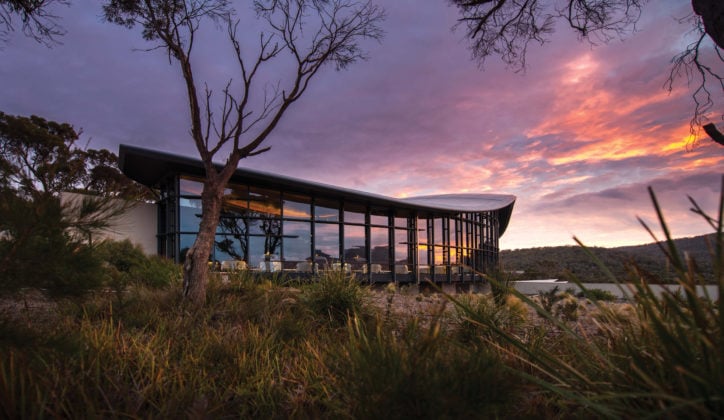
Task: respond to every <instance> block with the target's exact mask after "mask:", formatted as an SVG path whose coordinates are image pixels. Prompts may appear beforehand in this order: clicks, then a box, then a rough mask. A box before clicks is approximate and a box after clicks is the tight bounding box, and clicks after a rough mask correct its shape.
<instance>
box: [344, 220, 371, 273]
mask: <svg viewBox="0 0 724 420" xmlns="http://www.w3.org/2000/svg"><path fill="white" fill-rule="evenodd" d="M344 261H345V263H348V264H350V266H351V268H352V270H362V269H363V266H364V265H365V264H366V263H367V248H366V247H365V228H364V226H350V225H345V226H344Z"/></svg>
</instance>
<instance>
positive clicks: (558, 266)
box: [500, 233, 715, 283]
mask: <svg viewBox="0 0 724 420" xmlns="http://www.w3.org/2000/svg"><path fill="white" fill-rule="evenodd" d="M714 235H715V234H713V233H712V234H707V235H699V236H692V237H683V238H678V239H675V240H674V243H675V245H676V248H677V250H678V251H679V254H680V257H681V258H684V255H688V256H689V258H691V259H693V261H695V263H696V265H697V267H698V268H699V269H700V271H701V273H702V275H703V277H704V279H705V281H706V282H713V281H714V279H713V268H712V258H711V254H710V247H711V246H713V244H714V241H713V239H714ZM660 244H662V245H663V246H664V247H666V244H665V242H664V243H661V242H651V243H648V244H642V245H628V246H620V247H612V248H608V247H586V248H585V249H584V248H583V247H580V246H576V245H566V246H552V247H537V248H523V249H515V250H504V251H501V253H500V259H501V268H502V270H503V271H504V272H506V273H508V275H509V276H510V277H511V279H512V280H523V279H530V280H532V279H544V278H559V279H564V280H573V279H578V280H580V281H582V282H586V283H589V282H604V283H606V282H611V279H610V278H607V276H606V275H605V274H604V272H603V270H601V269H600V268H599V267H598V265H597V264H596V263H595V262H594V259H593V258H591V257H590V256H589V255H587V253H586V249H587V250H589V251H590V252H591V253H592V254H593V255H595V256H596V258H598V259H600V260H601V261H602V262H603V263H604V265H606V267H608V269H609V270H610V271H611V272H612V273H613V274H614V275H615V277H616V278H617V279H618V280H619V281H627V280H630V279H631V278H632V276H637V275H640V276H643V277H645V278H646V279H647V280H648V281H651V282H665V283H667V282H672V281H674V273H673V272H672V270H671V268H670V267H669V264H668V262H667V260H666V257H665V254H664V252H663V251H662V250H661V248H660ZM521 271H522V272H523V273H520V272H521ZM636 272H638V274H636Z"/></svg>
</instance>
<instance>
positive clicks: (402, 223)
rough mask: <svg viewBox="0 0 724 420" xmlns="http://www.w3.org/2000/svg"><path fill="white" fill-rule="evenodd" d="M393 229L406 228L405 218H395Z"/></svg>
mask: <svg viewBox="0 0 724 420" xmlns="http://www.w3.org/2000/svg"><path fill="white" fill-rule="evenodd" d="M395 227H396V228H406V227H408V226H407V218H406V217H395Z"/></svg>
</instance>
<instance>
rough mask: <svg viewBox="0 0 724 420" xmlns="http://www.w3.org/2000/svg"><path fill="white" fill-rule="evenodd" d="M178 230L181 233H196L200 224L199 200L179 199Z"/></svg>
mask: <svg viewBox="0 0 724 420" xmlns="http://www.w3.org/2000/svg"><path fill="white" fill-rule="evenodd" d="M179 222H180V226H179V230H180V231H181V232H198V231H199V222H201V199H197V198H180V199H179Z"/></svg>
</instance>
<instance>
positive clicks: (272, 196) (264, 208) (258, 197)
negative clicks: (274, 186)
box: [249, 187, 282, 216]
mask: <svg viewBox="0 0 724 420" xmlns="http://www.w3.org/2000/svg"><path fill="white" fill-rule="evenodd" d="M249 208H250V209H251V210H252V211H254V212H256V213H259V214H260V215H274V216H281V214H282V211H281V198H280V194H279V192H278V191H272V190H267V189H263V188H254V187H251V188H249Z"/></svg>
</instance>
